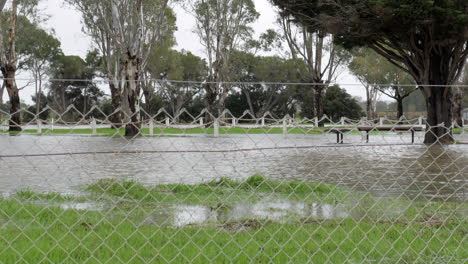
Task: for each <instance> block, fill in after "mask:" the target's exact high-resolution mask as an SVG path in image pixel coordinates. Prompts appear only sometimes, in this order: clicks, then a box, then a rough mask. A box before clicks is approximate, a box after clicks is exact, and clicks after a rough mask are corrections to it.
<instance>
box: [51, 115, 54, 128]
mask: <svg viewBox="0 0 468 264" xmlns="http://www.w3.org/2000/svg"><path fill="white" fill-rule="evenodd" d="M50 124H51V128H50V130H52V131H53V130H54V118H53V117H52V121H51V123H50Z"/></svg>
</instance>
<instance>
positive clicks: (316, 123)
mask: <svg viewBox="0 0 468 264" xmlns="http://www.w3.org/2000/svg"><path fill="white" fill-rule="evenodd" d="M314 123H315V127H318V126H319V120H318V117H316V118H315V119H314Z"/></svg>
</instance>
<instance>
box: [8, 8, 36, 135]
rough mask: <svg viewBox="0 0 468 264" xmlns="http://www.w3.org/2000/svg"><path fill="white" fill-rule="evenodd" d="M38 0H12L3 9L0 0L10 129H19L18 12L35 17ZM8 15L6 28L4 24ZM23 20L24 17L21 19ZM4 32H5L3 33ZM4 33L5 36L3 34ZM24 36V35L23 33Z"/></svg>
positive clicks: (21, 15)
mask: <svg viewBox="0 0 468 264" xmlns="http://www.w3.org/2000/svg"><path fill="white" fill-rule="evenodd" d="M39 1H40V0H12V2H11V8H10V10H9V11H8V12H6V11H4V10H3V9H4V7H5V2H3V1H2V2H0V7H1V8H2V12H1V14H0V16H1V17H0V70H1V72H2V75H3V78H4V84H5V89H6V90H7V92H8V96H9V99H10V105H11V108H10V114H11V117H10V128H9V130H10V131H21V113H20V112H19V111H20V108H21V105H20V97H19V90H20V89H19V88H18V86H17V84H16V72H17V70H18V69H19V68H21V66H19V65H18V62H19V56H18V52H17V44H18V43H22V42H21V41H20V42H18V41H17V38H18V35H17V33H18V25H24V24H23V23H17V22H18V21H17V20H18V14H19V15H20V17H32V18H33V19H37V18H38V15H37V5H38V2H39ZM6 17H8V21H7V23H8V28H5V26H4V24H7V23H5V20H6ZM23 21H25V19H23ZM5 32H6V33H5ZM4 35H6V37H5V36H4ZM23 36H25V35H23Z"/></svg>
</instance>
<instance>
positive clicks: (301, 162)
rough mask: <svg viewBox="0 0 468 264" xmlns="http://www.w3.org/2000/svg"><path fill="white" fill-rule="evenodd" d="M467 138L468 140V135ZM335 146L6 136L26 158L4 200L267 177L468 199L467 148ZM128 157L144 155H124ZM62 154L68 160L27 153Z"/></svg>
mask: <svg viewBox="0 0 468 264" xmlns="http://www.w3.org/2000/svg"><path fill="white" fill-rule="evenodd" d="M423 136H424V135H423V134H422V133H417V134H416V142H422V140H423ZM458 139H459V140H461V141H464V142H467V141H468V137H467V136H466V135H465V136H464V137H463V138H462V137H459V138H458ZM335 142H336V137H335V136H334V135H288V136H287V137H286V138H284V137H283V136H282V135H269V134H262V135H221V136H220V137H219V138H214V137H212V136H209V135H195V136H186V137H154V138H137V139H133V140H128V139H125V138H121V137H114V138H111V137H89V136H32V135H21V136H8V135H0V156H5V155H19V156H16V157H4V158H0V193H3V194H7V193H12V192H14V191H15V190H18V189H24V188H30V189H32V190H36V191H56V192H61V193H73V192H76V191H77V190H79V188H78V187H79V186H81V185H83V184H88V183H92V182H94V181H96V180H98V179H102V178H119V179H136V180H138V181H140V182H142V183H144V184H167V183H186V184H192V183H200V182H206V181H211V180H214V179H217V178H220V177H230V178H233V179H237V180H242V179H245V178H247V177H249V176H251V175H253V174H262V175H264V176H266V177H268V178H272V179H277V180H285V181H286V180H287V181H289V180H300V181H307V182H329V183H334V184H338V185H342V186H348V187H351V188H353V189H356V190H361V191H366V192H371V193H374V194H378V195H391V196H400V195H405V196H408V197H416V198H441V199H451V200H458V201H466V200H467V197H468V192H467V191H468V186H467V182H468V168H467V166H468V155H467V154H468V145H464V144H460V145H452V146H445V147H437V146H436V147H427V146H425V145H421V144H418V143H417V144H414V145H412V144H410V143H411V135H410V134H408V133H401V134H385V135H371V137H370V143H369V144H366V143H365V141H364V140H363V138H362V137H361V136H359V135H345V143H346V144H343V145H336V144H335ZM244 150H245V151H244ZM122 151H134V152H135V153H131V154H129V153H119V152H122ZM139 151H156V152H154V153H138V152H139ZM158 151H159V152H158ZM179 151H182V152H179ZM210 151H220V152H210ZM83 152H88V154H83ZM95 152H115V153H112V154H95ZM54 153H65V154H67V153H68V154H67V155H59V156H53V155H43V156H22V155H25V154H27V155H31V154H54ZM69 153H79V155H70V154H69ZM93 153H94V154H93Z"/></svg>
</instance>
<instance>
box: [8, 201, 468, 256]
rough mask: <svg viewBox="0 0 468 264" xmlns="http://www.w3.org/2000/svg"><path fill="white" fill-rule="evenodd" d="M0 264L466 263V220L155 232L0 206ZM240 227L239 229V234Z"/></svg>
mask: <svg viewBox="0 0 468 264" xmlns="http://www.w3.org/2000/svg"><path fill="white" fill-rule="evenodd" d="M0 212H1V214H0V224H1V225H0V260H1V262H2V263H39V262H40V263H104V262H105V263H169V262H171V263H226V262H233V263H286V262H290V263H376V262H377V263H389V264H390V263H429V262H430V263H466V260H467V258H468V252H467V251H466V248H467V246H468V243H467V239H466V235H467V224H466V222H462V223H457V222H448V223H445V224H443V225H426V224H421V223H384V222H379V221H371V220H368V221H364V220H362V221H358V222H356V221H355V220H353V219H344V220H339V221H338V220H332V221H302V222H299V221H298V222H291V223H287V224H278V223H274V222H269V221H239V222H236V223H234V222H228V223H223V224H220V225H213V226H186V227H172V226H158V225H151V224H146V223H144V222H139V221H136V220H135V218H133V217H132V215H131V214H129V215H125V214H112V213H109V212H91V211H79V210H63V209H60V208H58V207H44V206H37V205H29V204H24V203H19V202H17V201H6V200H3V201H2V200H0ZM239 227H240V228H239Z"/></svg>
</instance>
